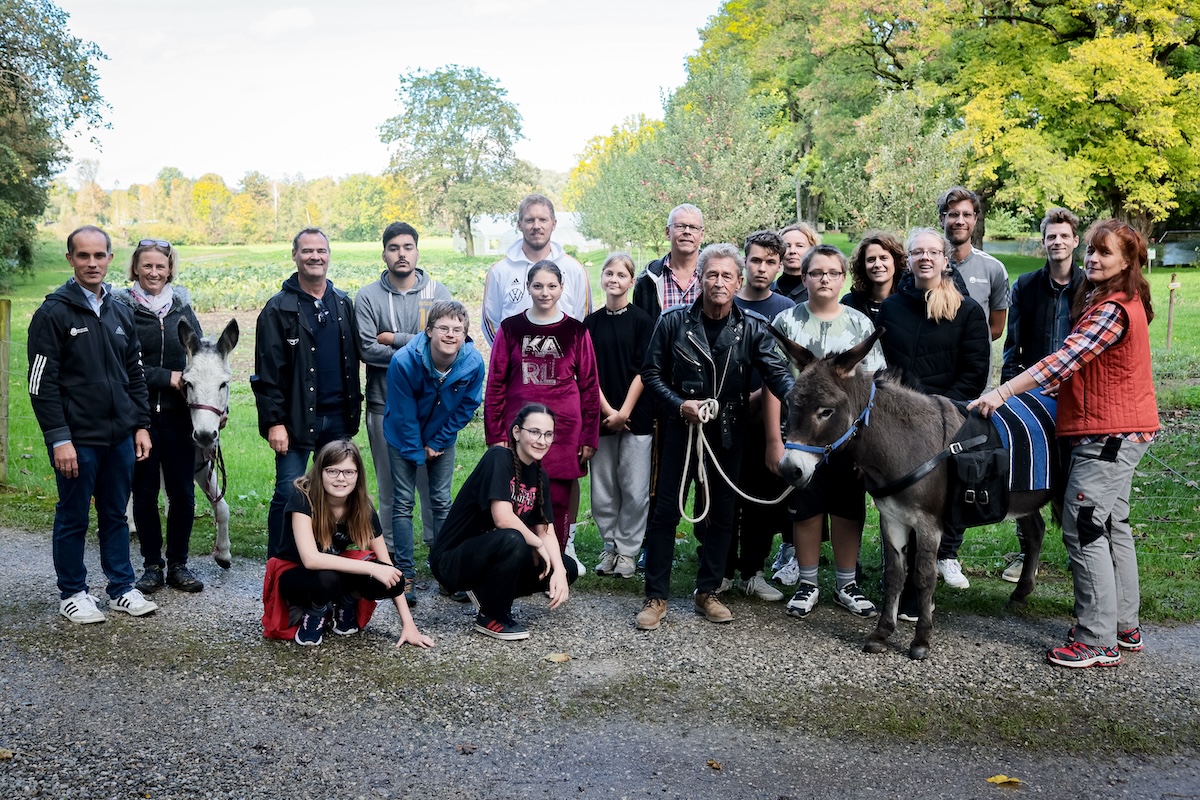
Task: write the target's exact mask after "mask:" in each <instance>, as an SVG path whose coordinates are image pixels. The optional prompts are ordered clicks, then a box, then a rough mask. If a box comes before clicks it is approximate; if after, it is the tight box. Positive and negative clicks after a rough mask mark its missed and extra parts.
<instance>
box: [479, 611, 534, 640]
mask: <svg viewBox="0 0 1200 800" xmlns="http://www.w3.org/2000/svg"><path fill="white" fill-rule="evenodd" d="M475 630H477V631H479V632H480V633H482V634H483V635H484V636H490V637H492V638H493V639H503V640H504V641H506V642H512V641H516V640H517V639H528V638H529V631H528V629H526V627H525V626H524V625H522V624H521V623H519V622H517V621H516V620H515V619H513V617H512V614H509V615H508V618H507V619H503V620H499V619H492V618H491V617H486V616H484V615H483V614H476V615H475Z"/></svg>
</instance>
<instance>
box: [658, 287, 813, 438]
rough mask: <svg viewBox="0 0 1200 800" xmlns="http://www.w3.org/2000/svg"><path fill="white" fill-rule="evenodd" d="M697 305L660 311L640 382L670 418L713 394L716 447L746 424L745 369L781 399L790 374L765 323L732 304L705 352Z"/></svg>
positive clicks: (699, 304)
mask: <svg viewBox="0 0 1200 800" xmlns="http://www.w3.org/2000/svg"><path fill="white" fill-rule="evenodd" d="M703 303H704V299H703V298H700V299H699V300H697V301H696V302H695V303H693V304H692V305H691V306H686V307H685V306H679V307H676V308H672V309H669V310H668V311H666V312H665V313H663V315H662V318H661V319H660V320H659V323H658V325H657V326H656V327H655V329H654V336H653V337H652V338H651V340H650V347H649V348H648V349H647V350H646V360H645V362H644V363H643V364H642V382H643V383H645V384H646V387H647V388H648V389H649V390H650V392H651V396H653V397H654V399H655V401H656V402H657V403H659V405H660V406H662V407H663V409H664V410H665V411H666V412H667V414H668V415H674V416H676V417H678V415H679V409H680V407H681V406H682V405H683V403H684V402H685V401H687V400H708V399H710V398H716V400H717V402H718V403H720V406H721V408H720V413H719V414H718V418H717V419H716V420H715V421H713V422H711V423H709V424H710V425H718V426H719V428H720V431H721V446H722V447H726V448H728V447H732V446H733V440H734V436H741V435H743V428H744V427H745V425H746V421H747V405H748V401H749V398H750V371H751V370H752V369H756V370H758V372H759V374H760V375H762V379H763V384H764V385H765V386H766V387H767V388H768V389H769V390H770V391H771V392H772V393H773V394H774V395H775V396H776V397H779V398H780V399H781V400H782V399H783V398H784V397H785V396H786V395H787V393H788V391H789V390H790V389H791V388H792V374H791V372H790V371H789V370H788V367H787V362H785V361H784V360H783V357H782V356H781V355H779V351H778V350H776V349H775V339H774V338H773V337H772V336H771V334H770V333H768V332H767V327H766V326H767V321H766V320H765V319H764V318H763V317H761V316H759V315H758V314H755V313H754V312H746V311H742V310H741V309H739V308H738V307H737V306H734V307H733V308H732V309H731V310H730V312H729V321H728V323H727V324H726V326H725V328H724V329H723V330H722V331H721V333H720V335H719V336H718V337H717V341H716V345H715V346H714V347H713V349H712V351H710V350H709V348H708V338H707V337H706V336H705V334H704V322H703V320H702V319H701V314H702V311H701V308H702V307H703Z"/></svg>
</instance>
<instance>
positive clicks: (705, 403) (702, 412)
mask: <svg viewBox="0 0 1200 800" xmlns="http://www.w3.org/2000/svg"><path fill="white" fill-rule="evenodd" d="M720 410H721V405H720V403H718V402H717V400H716V398H709V399H708V400H702V401H700V408H699V409H697V415H698V416H699V417H700V424H699V425H692V424H690V423H688V425H687V427H688V433H687V450H686V451H685V453H684V456H683V477H682V478H681V479H680V481H679V515H680V516H681V517H683V518H684V519H686V520H687V521H688V522H690V523H692V524H693V525H695V524H696V523H697V522H700V521H701V520H702V519H704V518H705V517H707V516H708V506H709V502H710V497H709V489H708V467H707V466H705V463H704V462H705V458H704V454H705V453H706V452H707V453H708V455H709V457H710V458H712V462H713V466H715V467H716V468H717V474H718V475H720V476H721V477H722V478H723V479H724V480H725V483H727V484H728V485H729V488H731V489H733V490H734V491H735V492H737V493H738V495H740V496H741V497H742V499H744V500H749V501H750V502H751V503H758V504H759V505H764V506H771V505H775V504H776V503H778V502H780V501H782V500H783V498H785V497H787V496H788V495H789V494H791V493H792V490H793V489H795V488H796V487H795V486H789V487H788V488H787V489H785V490H784V492H783V494H781V495H779V497H776V498H775V499H774V500H764V499H762V498H761V497H752V496H751V495H748V494H746V493H745V492H743V491H742V490H741V489H740V488H739V487H738V486H737V484H735V483H734V482H733V481H732V480H730V479H729V476H728V475H726V474H725V470H724V469H722V467H721V462H720V461H718V460H717V457H716V454H715V453H713V449H712V445H711V444H709V443H708V437H707V436H705V435H704V425H705V423H708V422H711V421H712V420H714V419H716V418H717V414H718V413H720ZM693 441H695V443H696V444H695V447H696V457H697V458H698V459H699V462H698V463H697V464H696V483H697V484H699V485H698V486H697V487H696V491H698V492H703V493H704V505H703V507H702V508H703V510H702V511H700V515H699V516H697V517H696V518H695V519H693V518H692V517H689V516H688V513H687V509H686V506H687V483H688V482H687V474H688V465H689V464H690V463H691V461H692V446H693V445H692V442H693Z"/></svg>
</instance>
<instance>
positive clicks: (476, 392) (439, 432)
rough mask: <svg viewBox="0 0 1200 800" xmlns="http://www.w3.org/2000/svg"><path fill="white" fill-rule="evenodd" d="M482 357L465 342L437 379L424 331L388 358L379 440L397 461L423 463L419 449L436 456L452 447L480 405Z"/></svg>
mask: <svg viewBox="0 0 1200 800" xmlns="http://www.w3.org/2000/svg"><path fill="white" fill-rule="evenodd" d="M483 373H484V367H483V356H481V355H480V354H479V351H477V350H476V349H475V344H474V342H472V341H471V339H470V338H468V339H467V341H466V342H464V343H463V346H462V349H460V350H459V351H458V355H457V356H456V357H455V359H454V363H453V364H451V365H450V370H449V372H447V373H446V377H444V378H443V377H441V376H440V375H438V373H437V370H436V369H434V366H433V356H432V355H431V354H430V352H429V337H428V336H427V335H426V334H425V332H424V331H422V332H421V333H419V334H417V337H416V338H415V339H413V340H412V341H411V342H409V343H408V344H407V345H405V346H404V348H403V349H401V350H400V351H399V352H398V353H396V355H394V356H393V357H392V363H391V365H390V366H388V369H387V391H388V400H387V411H386V413H385V414H384V417H383V437H384V438H385V439H387V443H388V447H393V448H395V449H396V450H398V451H399V452H400V457H401V458H403V459H404V460H406V461H412V462H414V463H416V464H424V463H425V448H426V447H429V448H430V449H432V450H437V451H442V450H445V449H446V448H447V447H449V446H450V445H452V444H454V443H455V441H457V439H458V432H459V431H461V430H462V429H463V428H464V427H466V425H467V423H468V422H470V421H471V417H473V416H474V415H475V409H477V408H479V403H480V401H481V400H482V399H483Z"/></svg>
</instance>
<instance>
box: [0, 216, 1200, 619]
mask: <svg viewBox="0 0 1200 800" xmlns="http://www.w3.org/2000/svg"><path fill="white" fill-rule="evenodd" d="M844 238H845V237H844V236H842V237H841V239H844ZM826 239H827V240H830V241H832V243H834V244H836V245H838V246H839V247H844V246H845V245H846V244H847V243H846V242H844V241H840V240H839V236H838V235H837V234H832V235H830V236H827V237H826ZM422 245H423V247H422V259H421V264H422V266H423V267H425V268H427V269H428V270H429V271H430V273H431V274H433V275H434V277H436V278H437V279H438V280H446V281H447V282H448V283H450V284H451V285H452V291H453V292H454V294H455V296H456V297H457V298H458V299H460V300H462V301H463V302H464V303H466V304H467V306H468V308H471V309H472V310H474V309H477V308H478V307H479V304H480V301H481V299H482V298H481V292H482V284H483V274H484V272H485V271H486V267H487V265H488V264H490V263H491V262H492V261H493V260H494V259H493V258H492V257H479V258H475V259H468V258H467V257H465V256H462V255H459V254H456V253H454V252H453V251H451V250H450V248H449V244H448V241H447V240H436V239H426V240H423V241H422ZM60 251H61V245H59V244H58V243H46V244H45V245H44V246H43V247H42V248H40V249H39V251H38V254H37V262H36V268H35V271H34V274H33V275H32V276H30V277H27V278H23V279H21V280H20V281H19V282H18V284H17V286H16V287H15V288H14V291H13V292H12V293H11V294H10V295H8V296H9V297H10V298H11V299H12V304H13V314H12V318H13V326H12V344H11V356H12V358H11V362H12V363H11V372H10V375H9V389H10V405H9V448H10V450H9V453H10V456H9V462H8V481H7V490H6V491H4V492H0V525H7V526H12V527H19V528H23V529H31V530H38V529H43V530H48V529H49V527H50V525H51V522H52V520H53V504H54V499H55V494H56V491H55V486H54V480H53V476H52V473H51V470H50V466H49V462H48V458H47V455H46V450H45V446H44V445H43V443H42V436H41V432H40V430H39V429H38V427H37V424H36V421H35V420H34V418H33V414H32V410H31V409H30V406H29V398H28V393H27V391H26V386H25V378H26V368H27V364H26V350H25V341H26V333H27V328H28V324H29V319H30V316H31V315H32V313H33V311H34V309H35V308H36V307H37V306H38V305H39V304H40V303H41V301H42V298H43V297H44V296H45V295H46V294H47V293H48V292H50V291H52V290H53V289H54V288H56V287H57V286H58V285H59V284H61V283H62V282H63V281H64V280H66V278H67V277H68V276H69V271H68V270H67V267H66V263H65V261H64V260H63V258H62V255H61V252H60ZM333 254H334V257H333V263H332V266H331V269H330V274H331V277H332V278H333V279H334V280H335V282H336V283H337V284H338V285H339V286H342V287H344V288H347V289H350V290H354V289H356V288H357V286H359V285H362V283H365V282H367V281H370V280H374V278H375V277H376V276H377V275H378V274H379V271H380V270H381V269H382V264H381V261H380V259H379V252H378V247H377V246H376V245H373V244H342V243H334V246H333ZM604 255H605V253H603V252H592V253H581V254H580V255H579V259H580V261H582V262H584V263H585V264H586V265H587V267H588V269H589V272H590V273H591V275H592V287H593V290H594V294H595V295H596V299H597V300H598V299H599V288H598V287H599V282H598V273H599V267H600V264H601V262H602V261H603V259H604ZM181 256H182V258H183V261H182V266H181V268H180V269H181V275H180V280H181V282H182V283H183V284H185V285H187V286H188V287H189V289H191V290H192V291H193V294H194V295H195V297H196V299H197V302H200V301H203V302H204V303H205V305H204V306H201V308H205V307H208V306H211V305H212V303H211V302H210V300H209V299H208V298H210V297H211V296H212V295H210V292H212V293H216V292H222V293H228V294H227V295H226V294H221V295H218V296H227V297H229V298H230V299H228V300H225V301H222V302H223V303H228V304H229V305H223V306H222V307H221V308H220V310H221V311H222V312H224V311H233V310H236V309H238V308H245V309H247V310H251V311H252V309H254V308H257V305H253V304H243V301H241V300H240V299H239V292H241V291H243V290H245V291H247V292H251V293H256V294H255V296H257V293H266V294H265V297H269V296H270V294H272V293H274V292H275V291H276V290H277V287H278V284H279V282H280V281H281V280H282V279H283V278H284V277H286V276H287V275H288V274H290V272H291V269H292V265H291V261H290V258H289V246H288V245H287V244H284V245H269V246H251V247H223V248H200V247H187V248H181ZM119 258H121V256H120V255H119V256H118V259H119ZM1001 260H1002V261H1004V262H1005V264H1006V266H1007V267H1008V268H1009V271H1010V275H1011V276H1013V277H1015V276H1016V275H1017V274H1019V272H1021V271H1026V270H1028V269H1033V268H1036V267H1038V266H1040V264H1041V262H1040V261H1038V260H1037V259H1031V258H1027V257H1020V256H1002V257H1001ZM123 271H124V269H123V267H122V266H120V264H119V262H118V261H114V266H113V267H112V268H111V269H110V277H111V278H112V279H113V281H114V282H115V283H118V284H120V283H122V279H123ZM231 276H240V277H236V278H235V277H231ZM464 276H465V277H464ZM1179 280H1180V282H1181V283H1182V284H1183V285H1182V287H1181V289H1180V290H1178V292H1177V298H1176V304H1175V319H1174V325H1173V328H1174V340H1173V342H1172V347H1171V349H1170V350H1167V349H1166V346H1165V343H1166V317H1167V305H1168V303H1167V297H1168V290H1167V286H1166V285H1167V282H1168V281H1169V274H1168V273H1165V272H1161V271H1160V272H1155V273H1154V274H1153V275H1151V276H1150V283H1151V288H1152V291H1153V296H1154V301H1155V308H1156V310H1157V312H1158V314H1159V316H1158V318H1157V319H1156V321H1155V322H1154V324H1153V325H1152V326H1151V345H1152V348H1153V350H1154V369H1155V376H1156V383H1157V385H1158V388H1159V397H1160V406H1161V407H1162V408H1164V409H1179V411H1177V412H1172V413H1168V414H1164V420H1165V422H1166V423H1167V427H1166V430H1165V431H1164V433H1163V435H1162V437H1161V438H1160V440H1159V441H1158V442H1157V443H1156V444H1155V445H1154V446H1153V447H1152V448H1151V450H1150V455H1149V456H1148V457H1147V458H1146V459H1145V460H1144V461H1143V462H1142V465H1141V468H1140V469H1139V472H1138V477H1137V480H1136V481H1135V487H1136V489H1135V492H1136V500H1135V503H1134V507H1133V515H1132V519H1133V523H1134V526H1135V529H1136V530H1137V534H1138V537H1139V563H1140V565H1141V568H1142V602H1143V611H1144V615H1145V617H1146V619H1148V620H1160V621H1161V620H1188V621H1191V620H1196V619H1200V566H1198V564H1197V562H1198V561H1200V559H1198V557H1197V556H1198V555H1200V545H1197V543H1196V541H1195V534H1194V531H1195V529H1196V528H1197V522H1198V520H1200V490H1198V489H1197V485H1196V483H1195V482H1194V481H1195V480H1196V479H1197V478H1200V473H1198V471H1197V465H1200V413H1194V412H1192V411H1190V409H1195V408H1197V407H1200V393H1198V390H1197V387H1198V386H1200V357H1198V354H1197V352H1196V347H1197V343H1200V272H1197V271H1186V272H1181V273H1180V277H1179ZM459 281H461V283H459ZM454 287H459V288H454ZM265 297H264V298H263V299H265ZM242 336H243V339H242V342H241V343H240V344H239V345H238V351H236V352H235V361H236V359H237V358H238V357H242V358H246V357H248V354H249V353H250V352H252V349H253V342H252V338H253V330H246V328H245V327H243V330H242ZM245 378H246V375H245V374H241V373H239V374H238V375H237V380H236V381H235V383H234V386H233V388H232V392H231V398H230V400H231V406H232V412H231V420H230V424H229V427H228V428H226V430H225V432H224V434H223V435H222V443H223V447H224V449H225V454H226V461H227V463H228V465H229V491H228V497H227V499H228V502H229V505H230V509H231V515H230V516H231V519H230V533H231V539H232V541H233V549H234V553H235V554H236V555H238V556H240V557H243V558H258V559H261V558H264V557H265V554H266V536H265V525H266V511H267V504H268V503H269V501H270V496H271V491H272V486H273V482H274V457H273V454H272V453H271V451H270V449H269V448H268V447H267V446H266V444H265V442H263V440H262V439H261V438H260V437H259V436H258V431H257V426H256V422H255V420H256V414H255V408H254V398H253V396H252V393H251V391H250V387H249V384H248V382H247V381H246V380H245ZM358 442H359V444H360V446H362V447H363V448H364V449H365V448H366V434H365V432H363V433H361V434H360V435H359V437H358ZM483 450H484V441H483V430H482V423H481V422H480V421H479V420H478V419H477V420H476V421H474V422H473V423H472V424H471V425H469V426H468V427H467V428H466V430H464V431H463V433H462V435H461V436H460V438H459V449H458V453H459V455H458V466H457V467H456V470H455V482H454V488H455V490H456V491H457V489H458V487H459V486H461V484H462V482H463V481H464V480H465V479H466V477H467V475H469V474H470V471H471V468H472V467H473V465H474V464H475V463H476V462H477V460H478V459H479V457H480V456H481V454H482V453H483ZM368 473H369V474H368V476H367V478H368V480H369V481H370V484H369V485H371V486H374V485H375V478H374V474H373V472H372V470H371V466H370V463H369V460H368ZM581 489H582V498H581V504H580V507H581V523H582V526H581V531H580V534H579V538H578V542H577V544H578V550H579V552H580V555H581V557H582V558H583V559H584V561H585V562H586V563H588V564H589V566H590V565H592V564H595V562H596V560H597V559H598V556H599V551H600V549H601V540H600V537H599V534H598V533H597V531H596V527H595V525H594V524H593V523H591V521H590V513H589V511H588V509H589V508H590V498H589V493H588V484H587V481H584V482H583V485H582V487H581ZM668 502H673V500H668ZM197 509H198V511H200V510H204V509H207V504H206V503H204V502H203V500H202V498H201V499H199V500H198V503H197ZM680 529H681V530H682V531H683V532H685V533H690V526H688V525H686V524H685V525H681V528H680ZM212 537H213V526H212V524H211V521H210V520H206V519H200V520H198V521H197V524H196V529H195V534H194V536H193V550H194V551H195V552H196V553H205V552H207V551H208V549H209V548H211V546H212ZM418 541H419V539H418ZM826 546H827V545H826ZM1015 549H1016V537H1015V535H1014V533H1013V528H1012V525H1011V523H1009V524H1002V525H995V526H990V527H986V528H977V529H973V530H972V531H970V532H969V533H968V535H967V539H966V542H965V543H964V546H963V549H962V558H963V560H964V563H965V565H966V568H967V570H968V575H969V576H970V578H971V580H972V591H970V592H947V591H942V590H939V594H938V607H939V608H945V609H947V610H953V609H957V610H963V611H971V612H976V613H985V614H991V613H996V611H997V609H1001V608H1003V606H1004V601H1005V600H1006V598H1007V596H1008V593H1009V592H1010V591H1011V589H1012V587H1011V585H1010V584H1006V583H1003V582H1001V581H1000V580H999V573H1000V571H1001V570H1002V569H1003V567H1004V554H1005V553H1006V552H1009V551H1013V550H1015ZM878 553H879V534H878V518H877V515H876V514H875V512H874V510H873V509H871V510H870V511H869V516H868V521H867V528H866V532H865V533H864V536H863V563H864V564H865V565H866V567H867V582H866V584H867V586H869V587H873V586H876V585H877V578H878V569H877V567H875V566H874V565H876V564H878ZM694 554H695V542H694V540H693V539H692V538H691V537H690V536H688V537H686V538H684V539H681V540H680V541H679V542H678V547H677V552H676V563H675V569H674V586H675V590H676V591H677V592H680V593H682V592H685V591H690V586H691V583H692V582H693V579H694V574H695V568H696V566H695V565H696V562H695V558H694ZM826 555H827V557H828V553H827V554H826ZM425 556H426V553H425V550H424V548H423V546H421V545H418V548H417V563H418V564H421V563H423V562H424V560H425ZM1067 564H1068V562H1067V556H1066V552H1065V551H1064V549H1063V546H1062V542H1061V537H1060V534H1059V531H1058V529H1057V528H1055V527H1053V526H1051V527H1050V528H1049V529H1048V530H1047V535H1046V549H1045V552H1044V554H1043V557H1042V565H1043V566H1042V572H1041V574H1040V576H1039V579H1040V581H1041V583H1040V585H1039V587H1038V590H1037V592H1036V593H1035V595H1034V597H1033V598H1032V599H1031V601H1030V613H1033V614H1038V615H1043V614H1056V615H1063V616H1065V615H1068V614H1069V613H1070V610H1071V602H1072V596H1071V585H1070V579H1069V571H1068V566H1067ZM822 579H823V580H824V579H825V573H824V572H823V573H822ZM580 588H581V589H583V590H586V591H607V592H613V593H622V594H626V593H627V594H629V595H631V596H633V595H638V594H640V593H641V589H642V586H641V581H636V580H635V581H624V582H615V581H608V580H606V581H602V580H601V579H599V578H596V577H595V576H594V575H590V574H589V575H588V576H586V577H585V578H583V579H582V581H581V583H580Z"/></svg>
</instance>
